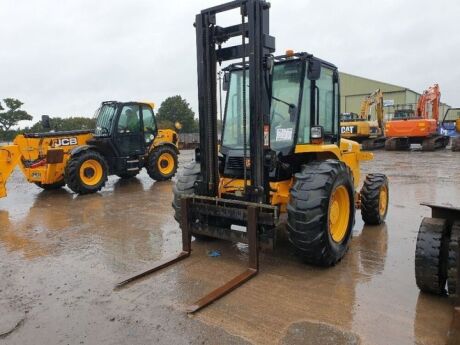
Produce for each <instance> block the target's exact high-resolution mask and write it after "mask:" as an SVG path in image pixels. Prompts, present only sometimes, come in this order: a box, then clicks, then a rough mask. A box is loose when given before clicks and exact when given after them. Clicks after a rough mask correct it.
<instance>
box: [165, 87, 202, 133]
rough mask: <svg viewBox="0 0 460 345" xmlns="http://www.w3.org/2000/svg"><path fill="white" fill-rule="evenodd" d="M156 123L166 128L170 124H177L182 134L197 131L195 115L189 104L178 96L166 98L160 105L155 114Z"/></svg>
mask: <svg viewBox="0 0 460 345" xmlns="http://www.w3.org/2000/svg"><path fill="white" fill-rule="evenodd" d="M157 121H158V123H159V124H164V125H168V126H170V124H171V123H176V122H179V123H180V124H181V125H182V129H181V132H183V133H194V132H197V131H198V126H197V125H196V122H195V113H194V112H193V110H192V109H191V108H190V105H189V103H188V102H187V101H186V100H185V99H183V98H182V97H181V96H179V95H177V96H173V97H168V98H166V99H165V100H164V101H163V103H161V106H160V109H158V113H157Z"/></svg>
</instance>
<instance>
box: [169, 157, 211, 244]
mask: <svg viewBox="0 0 460 345" xmlns="http://www.w3.org/2000/svg"><path fill="white" fill-rule="evenodd" d="M200 172H201V167H200V164H199V163H197V162H195V161H192V162H190V163H188V164H186V165H185V166H184V168H183V169H182V171H180V173H179V174H178V175H177V181H176V183H175V184H174V186H173V202H172V207H173V209H174V219H175V220H176V221H177V222H178V223H179V224H180V222H181V210H180V200H181V198H182V196H183V195H187V194H193V193H194V192H195V190H194V186H195V182H196V181H198V179H199V178H200ZM192 235H193V236H195V238H196V239H198V240H211V239H212V237H209V236H204V235H198V234H194V233H193V232H192Z"/></svg>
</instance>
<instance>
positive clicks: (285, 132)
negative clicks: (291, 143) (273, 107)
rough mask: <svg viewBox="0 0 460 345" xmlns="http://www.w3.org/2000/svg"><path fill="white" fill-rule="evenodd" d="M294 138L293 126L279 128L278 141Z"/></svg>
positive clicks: (277, 130)
mask: <svg viewBox="0 0 460 345" xmlns="http://www.w3.org/2000/svg"><path fill="white" fill-rule="evenodd" d="M288 140H292V128H277V129H276V141H288Z"/></svg>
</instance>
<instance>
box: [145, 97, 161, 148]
mask: <svg viewBox="0 0 460 345" xmlns="http://www.w3.org/2000/svg"><path fill="white" fill-rule="evenodd" d="M142 127H143V145H144V150H145V152H148V150H149V148H150V147H151V146H152V144H153V141H154V140H155V138H156V136H157V133H158V130H157V124H156V121H155V116H154V114H153V109H152V107H151V106H149V105H146V104H144V105H142Z"/></svg>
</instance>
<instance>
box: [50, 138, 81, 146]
mask: <svg viewBox="0 0 460 345" xmlns="http://www.w3.org/2000/svg"><path fill="white" fill-rule="evenodd" d="M77 144H78V140H77V138H76V137H73V138H57V139H53V140H52V142H51V146H53V147H56V146H72V145H77Z"/></svg>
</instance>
